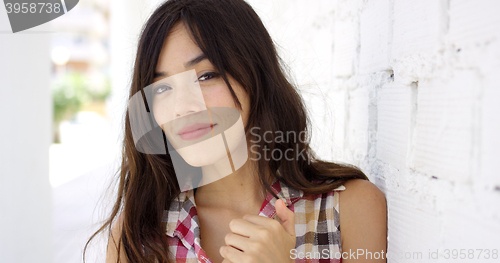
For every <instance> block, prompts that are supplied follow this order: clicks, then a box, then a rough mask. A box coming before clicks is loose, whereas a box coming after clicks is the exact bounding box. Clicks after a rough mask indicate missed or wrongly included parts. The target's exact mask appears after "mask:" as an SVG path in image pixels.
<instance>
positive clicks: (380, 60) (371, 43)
mask: <svg viewBox="0 0 500 263" xmlns="http://www.w3.org/2000/svg"><path fill="white" fill-rule="evenodd" d="M390 7H391V6H390V2H389V0H380V1H368V2H367V4H366V6H365V9H364V10H363V11H362V13H361V16H360V51H359V72H360V73H362V74H363V73H371V72H375V71H380V70H386V69H390V64H389V52H390V42H391V39H390V36H391V34H392V32H391V27H392V22H391V16H392V14H391V13H390Z"/></svg>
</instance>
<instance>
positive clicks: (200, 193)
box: [195, 160, 265, 214]
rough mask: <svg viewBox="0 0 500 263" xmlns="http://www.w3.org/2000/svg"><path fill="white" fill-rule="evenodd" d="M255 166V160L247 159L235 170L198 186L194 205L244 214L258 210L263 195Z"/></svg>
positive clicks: (263, 197)
mask: <svg viewBox="0 0 500 263" xmlns="http://www.w3.org/2000/svg"><path fill="white" fill-rule="evenodd" d="M255 166H256V163H255V162H253V161H251V160H248V161H247V162H246V163H245V164H244V165H243V166H242V167H241V168H240V169H238V170H236V171H235V172H233V173H230V174H229V175H227V176H224V177H222V178H221V179H219V180H217V181H215V182H212V183H209V184H207V185H203V186H201V187H198V189H197V191H196V194H195V202H196V205H197V206H200V207H204V208H216V209H227V210H231V211H235V212H240V213H244V214H245V213H252V214H254V213H256V212H258V211H259V209H260V206H261V205H262V203H263V201H264V199H265V196H264V195H263V193H262V187H261V185H260V182H259V177H258V173H257V172H256V169H255Z"/></svg>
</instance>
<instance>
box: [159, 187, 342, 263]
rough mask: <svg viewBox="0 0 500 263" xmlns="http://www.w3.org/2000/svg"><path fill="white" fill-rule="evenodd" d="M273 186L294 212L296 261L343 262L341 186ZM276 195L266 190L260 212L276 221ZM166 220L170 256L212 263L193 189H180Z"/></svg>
mask: <svg viewBox="0 0 500 263" xmlns="http://www.w3.org/2000/svg"><path fill="white" fill-rule="evenodd" d="M271 189H273V191H274V192H275V193H276V195H277V196H278V197H279V198H280V199H282V200H283V201H285V203H286V205H287V207H288V208H289V209H290V210H292V211H293V212H294V213H295V234H296V237H297V240H296V245H295V248H296V250H295V251H291V253H290V256H291V257H292V258H295V262H299V263H306V262H307V263H309V262H318V263H323V262H329V263H340V262H341V258H340V252H341V243H340V230H339V197H338V196H339V195H338V194H337V193H338V191H341V190H344V189H345V187H344V186H343V185H342V186H339V187H338V188H336V189H334V190H333V191H331V192H329V193H325V194H316V195H312V194H304V193H303V192H302V191H300V190H295V189H292V188H290V187H287V186H286V185H285V184H283V183H281V181H278V180H277V179H274V182H273V184H272V185H271ZM276 201H277V199H276V198H274V196H273V195H272V194H270V193H267V196H266V199H265V200H264V203H263V204H262V206H261V208H260V212H259V215H260V216H265V217H268V218H273V219H276V220H277V216H276V209H275V207H274V203H275V202H276ZM163 222H167V224H166V228H167V229H166V234H167V239H168V244H169V250H170V252H171V255H174V256H175V258H176V262H186V263H195V262H196V263H197V262H202V263H212V261H211V260H210V259H209V258H208V256H207V254H206V253H205V251H204V250H203V249H202V248H201V245H200V229H199V221H198V215H197V212H196V205H195V202H194V191H193V190H189V191H185V192H181V193H180V194H179V196H178V197H177V198H176V199H175V200H174V201H173V202H172V204H171V205H170V209H169V210H168V211H167V210H166V211H165V213H164V218H163Z"/></svg>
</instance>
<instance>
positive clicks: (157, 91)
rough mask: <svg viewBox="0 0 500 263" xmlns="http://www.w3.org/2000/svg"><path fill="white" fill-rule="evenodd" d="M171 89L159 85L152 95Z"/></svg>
mask: <svg viewBox="0 0 500 263" xmlns="http://www.w3.org/2000/svg"><path fill="white" fill-rule="evenodd" d="M171 89H172V88H171V87H169V86H166V85H160V86H158V87H156V88H155V89H154V94H161V93H163V92H165V91H168V90H171Z"/></svg>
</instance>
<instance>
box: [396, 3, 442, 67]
mask: <svg viewBox="0 0 500 263" xmlns="http://www.w3.org/2000/svg"><path fill="white" fill-rule="evenodd" d="M446 22H447V9H446V5H445V3H444V1H441V0H437V1H436V0H421V1H411V0H405V1H395V2H394V28H393V30H394V35H393V42H392V48H393V49H392V56H393V58H395V59H398V58H401V57H405V56H408V55H413V54H415V53H416V52H424V53H432V52H433V51H434V50H436V49H438V48H439V47H440V46H441V45H442V42H443V38H444V34H445V33H446V29H447V28H446V26H447V23H446Z"/></svg>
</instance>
